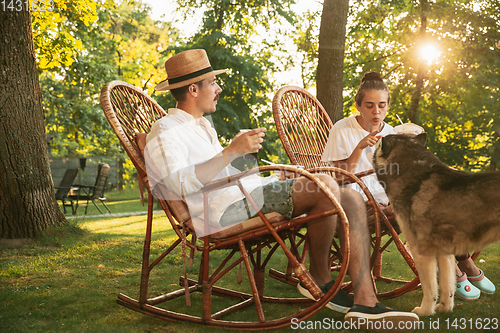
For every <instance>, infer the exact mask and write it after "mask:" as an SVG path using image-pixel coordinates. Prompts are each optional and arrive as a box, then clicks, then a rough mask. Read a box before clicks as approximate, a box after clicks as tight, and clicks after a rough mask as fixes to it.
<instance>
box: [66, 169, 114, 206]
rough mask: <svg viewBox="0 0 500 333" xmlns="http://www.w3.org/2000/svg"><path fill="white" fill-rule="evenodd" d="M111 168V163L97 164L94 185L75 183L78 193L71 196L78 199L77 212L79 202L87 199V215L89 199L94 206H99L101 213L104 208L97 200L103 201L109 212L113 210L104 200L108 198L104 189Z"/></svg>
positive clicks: (72, 198)
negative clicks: (98, 204)
mask: <svg viewBox="0 0 500 333" xmlns="http://www.w3.org/2000/svg"><path fill="white" fill-rule="evenodd" d="M109 169H110V167H109V164H107V163H100V164H99V165H98V166H97V177H96V179H95V184H94V185H79V184H75V185H74V187H75V188H76V191H77V194H76V195H70V196H69V198H70V199H71V200H76V208H75V214H76V210H77V209H78V206H79V202H80V201H82V200H87V203H86V206H85V215H87V209H88V207H89V201H91V202H92V203H93V204H94V206H95V207H96V208H97V210H99V212H100V213H101V214H103V212H102V210H101V209H100V208H99V206H97V204H96V201H100V202H101V203H102V205H103V206H104V207H105V208H106V209H107V211H108V213H110V214H111V211H110V210H109V208H108V206H107V205H106V203H105V202H104V201H106V198H105V197H104V190H105V188H106V181H107V180H108V175H109Z"/></svg>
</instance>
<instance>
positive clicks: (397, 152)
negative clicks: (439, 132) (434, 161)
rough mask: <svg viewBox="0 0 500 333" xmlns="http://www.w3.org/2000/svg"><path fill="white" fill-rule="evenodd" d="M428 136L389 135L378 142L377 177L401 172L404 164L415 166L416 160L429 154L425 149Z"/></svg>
mask: <svg viewBox="0 0 500 333" xmlns="http://www.w3.org/2000/svg"><path fill="white" fill-rule="evenodd" d="M426 140H427V134H426V133H422V134H419V135H417V136H413V137H412V136H409V135H401V134H397V135H387V136H385V137H383V138H381V139H380V140H378V142H377V145H376V148H375V154H374V155H373V165H374V168H375V171H376V172H377V175H380V174H392V173H393V172H392V170H398V172H399V170H400V167H401V166H402V165H404V164H408V163H409V164H414V162H415V161H416V160H419V159H422V158H423V155H426V154H427V153H428V150H427V148H426V147H425V142H426Z"/></svg>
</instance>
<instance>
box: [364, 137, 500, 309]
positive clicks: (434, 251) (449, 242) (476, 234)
mask: <svg viewBox="0 0 500 333" xmlns="http://www.w3.org/2000/svg"><path fill="white" fill-rule="evenodd" d="M425 140H426V134H425V133H423V134H420V135H418V136H415V137H409V136H406V135H388V136H386V137H384V138H382V139H380V140H379V141H378V142H377V148H376V150H375V154H374V166H375V170H376V172H377V177H378V179H379V181H380V183H381V184H382V185H383V186H385V188H386V192H387V196H388V197H389V200H390V202H391V204H392V206H393V209H394V212H395V214H396V218H397V221H398V224H399V226H400V227H401V231H402V233H403V235H404V237H405V238H406V240H407V242H408V244H409V245H410V249H411V251H412V254H413V259H414V261H415V265H416V267H417V270H418V273H419V277H420V282H421V285H422V291H423V294H424V297H423V299H422V304H421V305H420V307H416V308H414V309H413V312H415V313H416V314H418V315H419V316H428V315H432V314H434V313H435V310H438V311H440V312H444V311H452V310H453V296H454V294H455V283H456V277H455V260H454V255H455V254H458V255H460V254H465V253H471V252H473V251H479V250H481V249H483V248H484V247H486V246H488V245H490V244H492V243H494V242H497V241H499V240H500V172H484V173H467V172H462V171H458V170H455V169H452V168H450V167H448V166H447V165H445V164H444V163H442V162H441V161H440V160H439V159H438V158H437V157H436V156H434V154H433V153H432V152H430V151H429V150H427V148H426V147H425ZM436 261H437V262H436ZM436 263H437V264H438V266H439V287H440V289H441V296H440V303H439V305H438V306H437V307H436V300H437V296H438V291H437V277H436Z"/></svg>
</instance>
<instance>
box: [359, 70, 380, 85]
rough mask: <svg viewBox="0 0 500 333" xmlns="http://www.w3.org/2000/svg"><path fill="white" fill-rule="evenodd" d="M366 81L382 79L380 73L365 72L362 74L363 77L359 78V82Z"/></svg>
mask: <svg viewBox="0 0 500 333" xmlns="http://www.w3.org/2000/svg"><path fill="white" fill-rule="evenodd" d="M366 81H382V82H384V80H383V79H382V77H381V76H380V74H379V73H378V72H368V73H365V75H363V78H362V79H361V83H363V82H366Z"/></svg>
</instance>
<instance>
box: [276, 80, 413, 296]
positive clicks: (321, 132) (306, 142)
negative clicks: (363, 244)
mask: <svg viewBox="0 0 500 333" xmlns="http://www.w3.org/2000/svg"><path fill="white" fill-rule="evenodd" d="M272 108H273V117H274V121H275V124H276V129H277V131H278V135H279V137H280V139H281V142H282V143H283V147H284V148H285V151H286V153H287V155H288V158H289V159H290V161H291V162H292V163H293V164H297V165H302V166H304V167H305V168H306V169H308V170H309V171H311V172H331V173H333V174H334V175H335V176H336V177H337V181H338V182H339V184H340V185H345V184H349V183H351V182H353V181H355V178H356V177H359V178H362V177H363V176H365V175H368V174H371V173H373V172H374V171H373V170H369V171H366V172H362V173H359V174H356V175H355V176H356V177H353V176H352V174H349V173H347V172H345V173H343V174H340V173H339V172H338V170H337V171H333V172H332V171H330V170H329V168H328V165H327V164H326V163H325V162H322V161H321V156H322V154H323V151H324V149H325V146H326V143H327V141H328V135H329V132H330V128H332V126H333V123H332V122H331V120H330V118H329V116H328V114H327V113H326V111H325V109H324V108H323V106H322V105H321V103H320V102H319V101H318V100H317V99H316V98H315V97H314V96H313V95H312V94H311V93H310V92H308V91H307V90H305V89H303V88H300V87H295V86H285V87H282V88H281V89H279V90H278V92H277V93H276V94H275V96H274V98H273V102H272ZM358 185H360V186H361V187H362V188H363V186H362V185H361V184H359V183H358ZM365 194H366V193H365ZM367 197H368V198H370V197H369V196H367ZM367 204H368V205H371V210H372V211H373V212H375V213H376V212H378V214H376V215H375V216H374V220H373V222H372V223H370V224H369V227H370V230H371V233H372V256H371V260H372V267H373V276H374V278H375V279H376V280H380V281H388V282H401V283H402V286H400V287H397V288H396V289H393V287H389V289H390V290H389V291H386V292H378V297H379V298H382V299H383V298H391V297H397V296H399V295H402V294H404V293H405V292H407V291H410V290H413V289H415V288H417V287H418V285H419V282H420V281H419V279H418V276H417V270H416V268H415V264H414V262H413V258H412V257H411V254H410V253H409V252H408V250H407V248H406V246H405V245H404V244H403V242H402V241H401V239H400V238H399V236H398V234H399V230H398V231H396V230H395V228H394V226H393V224H392V223H391V221H389V219H388V218H387V217H386V216H385V215H384V214H383V212H382V211H381V209H380V207H379V206H378V204H376V203H374V202H368V203H367ZM391 243H395V244H396V247H397V250H398V251H399V252H400V253H401V255H402V257H403V258H404V260H405V262H406V263H407V264H408V266H407V267H408V268H409V269H410V270H411V273H410V274H409V275H410V276H413V279H411V280H410V281H406V280H401V279H399V278H390V277H386V276H382V271H381V268H382V254H383V252H384V251H386V250H387V248H388V246H389V245H390V244H391ZM385 289H387V287H386V288H385Z"/></svg>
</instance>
